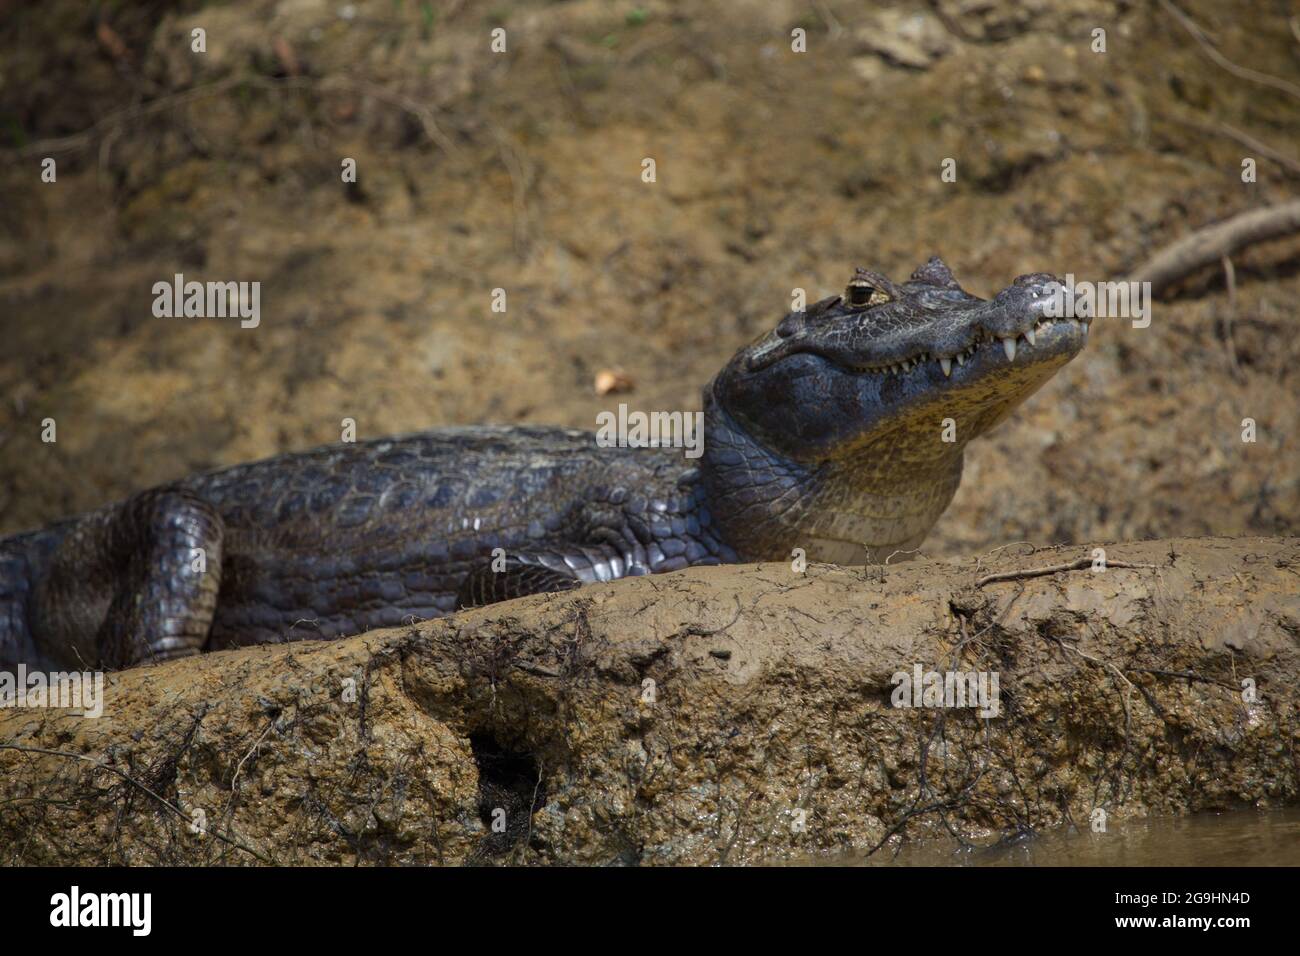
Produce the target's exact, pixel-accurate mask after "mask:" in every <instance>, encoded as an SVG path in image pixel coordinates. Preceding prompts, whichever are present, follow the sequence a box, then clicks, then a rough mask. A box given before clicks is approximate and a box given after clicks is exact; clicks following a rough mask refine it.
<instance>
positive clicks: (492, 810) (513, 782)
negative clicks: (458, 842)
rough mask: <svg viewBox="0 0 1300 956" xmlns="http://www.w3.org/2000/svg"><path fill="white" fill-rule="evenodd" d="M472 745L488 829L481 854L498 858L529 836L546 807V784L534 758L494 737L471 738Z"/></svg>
mask: <svg viewBox="0 0 1300 956" xmlns="http://www.w3.org/2000/svg"><path fill="white" fill-rule="evenodd" d="M469 745H470V749H471V750H472V751H473V753H474V762H475V763H476V764H478V798H479V802H478V812H479V819H480V820H482V821H483V825H484V826H485V827H487V835H486V836H484V838H483V842H482V844H481V846H480V848H479V850H480V853H481V854H483V855H486V856H498V855H500V854H502V853H506V852H507V851H509V850H510V849H512V848H513V847H514V846H515V845H516V844H517V843H518V842H519V841H520V840H522V839H525V838H526V837H527V836H528V833H529V830H530V829H531V825H532V817H533V814H534V813H536V812H537V811H538V810H540V809H541V808H542V807H544V806H545V805H546V784H545V782H544V781H543V780H542V775H541V768H540V767H539V766H538V763H537V758H536V757H534V756H533V755H532V754H530V753H528V752H526V751H516V750H507V749H506V748H505V747H502V746H501V744H500V743H498V741H497V739H496V738H495V737H493V736H492V735H491V734H471V735H470V738H469Z"/></svg>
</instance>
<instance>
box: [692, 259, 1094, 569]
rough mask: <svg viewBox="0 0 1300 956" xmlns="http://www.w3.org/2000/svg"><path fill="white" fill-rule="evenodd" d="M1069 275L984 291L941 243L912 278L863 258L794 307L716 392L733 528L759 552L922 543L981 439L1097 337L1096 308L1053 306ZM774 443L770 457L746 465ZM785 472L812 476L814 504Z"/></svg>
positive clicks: (805, 483) (720, 462)
mask: <svg viewBox="0 0 1300 956" xmlns="http://www.w3.org/2000/svg"><path fill="white" fill-rule="evenodd" d="M1058 288H1059V282H1058V281H1057V280H1056V279H1055V278H1054V277H1052V276H1050V275H1046V274H1043V273H1035V274H1033V275H1026V276H1021V277H1020V278H1018V279H1016V280H1015V281H1014V282H1013V283H1012V284H1011V285H1010V286H1008V287H1007V288H1006V289H1004V290H1002V291H1001V292H999V293H998V294H997V295H996V296H994V297H993V298H992V299H988V300H985V299H980V298H977V297H976V296H973V295H970V294H969V293H967V292H966V291H965V290H963V289H962V288H961V286H960V285H958V283H957V281H956V280H955V279H954V278H953V276H952V273H951V272H950V271H949V270H948V268H947V266H945V265H944V264H943V263H942V262H940V261H939V260H938V259H932V260H930V262H928V263H926V264H925V265H924V266H922V267H921V268H920V269H918V270H917V271H916V272H915V273H914V274H913V276H912V278H911V280H910V281H908V282H905V283H903V284H902V285H894V284H893V283H892V282H891V281H890V280H889V279H888V278H886V277H885V276H882V275H879V274H878V273H874V272H868V271H867V270H858V272H857V274H856V275H855V276H854V278H853V280H852V281H851V282H850V283H849V287H848V289H847V290H846V292H845V294H844V295H843V296H835V297H833V298H830V299H826V300H824V301H822V302H818V303H817V304H815V305H813V306H811V307H810V308H809V309H807V310H806V311H805V312H800V313H791V314H789V315H787V316H786V317H785V318H784V319H783V320H782V321H781V323H780V324H779V325H778V326H777V327H776V329H774V330H773V331H772V332H770V333H768V334H767V335H765V336H763V337H762V338H760V339H759V340H758V341H756V342H754V343H753V344H752V345H750V346H749V347H748V348H745V349H742V350H741V351H740V352H739V353H737V355H736V356H735V357H734V358H733V359H732V361H731V362H730V363H728V365H727V366H726V368H724V369H723V370H722V372H720V373H719V374H718V376H717V377H716V378H715V379H714V381H713V383H712V385H711V386H710V388H709V389H708V391H707V392H706V397H705V404H706V415H712V423H713V424H712V426H711V427H712V428H713V429H714V430H713V431H711V432H709V433H708V435H707V440H706V442H705V457H706V480H707V481H709V482H710V483H711V487H713V488H715V489H716V493H717V494H718V495H719V497H724V496H725V495H727V494H728V493H730V494H732V496H733V497H734V498H735V499H736V500H739V501H744V502H747V504H745V506H744V507H743V508H738V509H737V516H736V519H735V520H734V522H733V521H732V520H730V516H724V517H723V524H724V525H727V528H726V531H727V533H728V534H729V535H731V536H733V537H735V538H737V539H738V540H742V541H743V542H744V543H745V544H744V547H743V548H742V551H743V552H744V553H748V554H757V555H764V554H767V553H768V552H767V551H765V547H766V545H767V543H768V542H769V541H778V540H779V541H787V540H790V539H791V538H794V539H799V538H800V537H801V536H803V537H806V538H807V539H808V540H809V541H810V542H812V543H814V544H815V545H816V547H817V548H818V549H819V550H820V551H821V553H822V554H823V555H824V556H825V558H826V559H827V560H852V561H856V560H858V559H860V558H861V557H862V555H864V554H867V555H871V554H875V553H877V552H878V551H879V550H880V549H881V548H886V549H888V548H893V547H897V548H902V547H904V546H911V545H914V544H915V543H918V542H919V541H920V540H921V539H923V538H924V536H925V533H926V532H927V531H928V530H929V528H930V527H931V526H932V525H933V524H934V522H935V521H936V520H937V519H938V517H939V515H940V514H941V513H942V512H943V510H944V508H945V507H946V506H947V504H948V502H949V500H951V497H952V494H953V492H955V490H956V488H957V483H958V482H959V481H960V476H961V468H962V457H963V451H964V449H965V447H966V445H967V444H968V443H969V442H970V441H971V440H972V439H974V438H976V437H978V436H979V435H981V434H983V433H984V432H987V431H988V430H989V429H990V428H992V427H993V426H994V425H996V424H997V423H998V422H999V421H1001V420H1002V419H1003V418H1005V417H1006V416H1007V415H1008V414H1009V413H1010V412H1011V410H1012V409H1014V408H1015V407H1016V406H1017V405H1019V404H1020V403H1021V402H1023V401H1024V400H1025V399H1026V398H1028V397H1029V396H1030V395H1031V394H1033V393H1034V391H1036V390H1037V389H1038V388H1039V387H1040V386H1042V385H1043V384H1044V383H1045V382H1046V381H1047V380H1048V379H1050V378H1051V377H1052V375H1053V374H1054V373H1055V372H1056V371H1057V370H1058V369H1060V368H1061V367H1062V366H1064V365H1065V364H1066V363H1067V362H1068V361H1070V359H1072V358H1073V357H1074V356H1075V355H1076V354H1078V352H1079V351H1080V349H1082V348H1083V345H1084V342H1085V339H1086V337H1087V332H1088V327H1087V325H1086V324H1085V323H1083V322H1080V321H1077V320H1072V319H1066V318H1053V317H1051V316H1049V314H1048V313H1049V312H1054V311H1055V310H1052V309H1050V308H1049V306H1050V305H1051V304H1054V303H1056V302H1057V300H1056V298H1055V294H1054V293H1055V292H1056V291H1057V289H1058ZM737 445H744V446H745V447H746V448H747V450H746V452H745V454H744V455H738V453H737V452H736V451H735V446H737ZM711 446H713V447H715V448H716V449H717V450H716V451H715V452H713V453H711V452H710V450H709V449H710V447H711ZM759 449H761V451H760V450H759ZM760 455H767V456H768V458H767V460H768V462H769V464H768V466H767V472H768V473H764V474H759V475H757V477H755V475H754V469H753V468H752V466H751V467H750V470H749V471H748V472H734V473H733V461H738V460H742V459H743V460H746V461H752V460H754V459H755V458H756V457H758V456H760ZM733 485H734V487H732V486H733ZM786 485H793V486H802V487H803V488H804V489H805V493H804V495H803V498H802V499H801V500H802V501H804V502H806V503H807V506H806V507H805V508H804V509H802V510H801V511H800V512H799V513H795V511H794V509H790V508H788V507H787V506H786V504H785V502H786V501H787V500H788V495H787V492H786V491H785V490H784V486H786ZM807 489H813V490H807ZM766 495H770V496H771V499H772V500H771V501H770V502H768V501H767V499H766V498H765V497H764V496H766ZM751 525H752V526H753V527H752V529H751V527H750V526H751ZM809 555H810V556H812V555H813V550H810V551H809Z"/></svg>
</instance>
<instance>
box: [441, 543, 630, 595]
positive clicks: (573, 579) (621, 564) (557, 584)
mask: <svg viewBox="0 0 1300 956" xmlns="http://www.w3.org/2000/svg"><path fill="white" fill-rule="evenodd" d="M649 570H650V569H649V568H647V567H646V566H645V564H644V563H643V562H642V560H641V559H640V556H639V555H629V554H626V553H624V552H623V551H621V550H619V549H618V548H615V547H614V546H612V545H608V544H597V545H580V544H557V545H553V546H550V547H544V548H538V549H535V550H528V551H506V552H504V553H502V554H499V555H497V556H496V558H495V559H492V560H488V561H486V562H484V563H483V564H480V565H478V566H476V567H475V568H474V569H473V570H471V571H470V572H469V574H467V575H466V576H465V580H464V581H462V582H461V585H460V589H459V591H458V593H457V595H456V610H458V611H459V610H462V609H464V608H470V607H479V606H481V605H484V604H495V603H496V602H498V601H509V600H511V599H513V598H517V597H526V596H527V595H529V594H549V593H551V592H554V591H568V590H571V589H573V588H576V587H581V586H582V585H584V584H595V583H597V582H600V581H615V580H617V579H619V578H622V577H627V576H629V575H638V574H646V573H648V572H649Z"/></svg>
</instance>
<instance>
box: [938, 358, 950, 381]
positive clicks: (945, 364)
mask: <svg viewBox="0 0 1300 956" xmlns="http://www.w3.org/2000/svg"><path fill="white" fill-rule="evenodd" d="M939 367H940V368H941V369H943V375H944V378H951V377H952V359H950V358H941V359H939Z"/></svg>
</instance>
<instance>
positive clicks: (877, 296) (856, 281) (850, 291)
mask: <svg viewBox="0 0 1300 956" xmlns="http://www.w3.org/2000/svg"><path fill="white" fill-rule="evenodd" d="M889 301H890V297H889V293H888V292H886V291H885V290H884V289H882V288H880V287H879V286H877V285H875V284H874V283H873V282H872V281H871V280H870V279H867V278H865V277H863V276H854V277H853V278H852V279H850V280H849V285H848V288H847V289H845V290H844V303H845V304H846V305H847V306H848V307H849V308H850V309H866V308H870V307H871V306H873V305H883V304H884V303H886V302H889Z"/></svg>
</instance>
